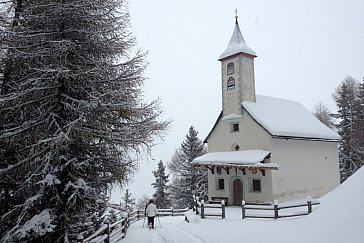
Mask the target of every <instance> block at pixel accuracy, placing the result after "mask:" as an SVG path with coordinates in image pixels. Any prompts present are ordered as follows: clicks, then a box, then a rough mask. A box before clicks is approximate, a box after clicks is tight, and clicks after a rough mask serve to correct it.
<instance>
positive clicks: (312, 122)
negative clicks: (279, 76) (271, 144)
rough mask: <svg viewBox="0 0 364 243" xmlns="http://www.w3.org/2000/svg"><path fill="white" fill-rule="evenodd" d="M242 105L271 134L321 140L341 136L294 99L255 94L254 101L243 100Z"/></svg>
mask: <svg viewBox="0 0 364 243" xmlns="http://www.w3.org/2000/svg"><path fill="white" fill-rule="evenodd" d="M242 106H243V108H244V109H245V110H246V111H247V112H248V113H249V114H250V116H251V117H252V118H253V119H254V120H255V121H256V122H258V123H259V124H260V125H261V126H262V127H263V128H264V129H265V130H267V131H268V132H269V133H270V134H271V135H272V136H283V137H295V138H308V139H321V140H322V139H324V140H339V139H340V138H341V137H340V136H339V135H338V134H337V133H336V132H334V131H333V130H331V129H330V128H328V127H327V126H325V125H324V124H322V123H321V122H320V121H319V120H318V119H317V118H316V117H315V116H314V115H313V114H312V113H311V112H309V111H308V110H307V109H306V108H305V107H304V106H303V105H301V104H300V103H298V102H295V101H291V100H285V99H279V98H274V97H268V96H262V95H257V96H256V102H250V101H243V102H242Z"/></svg>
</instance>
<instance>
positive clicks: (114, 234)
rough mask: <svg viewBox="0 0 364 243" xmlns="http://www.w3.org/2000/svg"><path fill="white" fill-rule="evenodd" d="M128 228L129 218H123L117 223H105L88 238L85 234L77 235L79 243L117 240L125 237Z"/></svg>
mask: <svg viewBox="0 0 364 243" xmlns="http://www.w3.org/2000/svg"><path fill="white" fill-rule="evenodd" d="M127 228H128V218H122V219H121V220H118V221H116V222H115V223H112V224H109V223H108V222H106V224H103V225H102V226H101V227H100V228H99V229H98V230H96V231H95V232H94V233H93V234H92V235H90V236H88V237H87V238H86V239H84V238H83V235H81V234H80V235H78V236H77V242H78V243H88V242H92V243H101V242H117V241H119V240H121V239H122V238H124V237H125V234H126V229H127Z"/></svg>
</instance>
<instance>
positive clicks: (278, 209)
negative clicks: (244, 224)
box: [241, 197, 320, 219]
mask: <svg viewBox="0 0 364 243" xmlns="http://www.w3.org/2000/svg"><path fill="white" fill-rule="evenodd" d="M319 204H320V202H319V201H318V200H312V199H311V197H307V201H306V202H295V203H283V204H278V201H277V200H275V201H274V205H246V204H245V201H243V202H242V206H241V209H242V218H243V219H245V218H271V219H278V218H285V217H296V216H303V215H308V214H310V213H311V212H312V206H313V205H319ZM298 207H307V210H305V211H299V212H284V210H285V209H290V208H298ZM249 210H253V211H271V212H272V213H270V214H254V213H248V212H247V211H249Z"/></svg>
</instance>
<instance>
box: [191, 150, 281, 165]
mask: <svg viewBox="0 0 364 243" xmlns="http://www.w3.org/2000/svg"><path fill="white" fill-rule="evenodd" d="M270 153H271V152H270V151H266V150H261V149H256V150H243V151H230V152H211V153H207V154H204V155H202V156H200V157H198V158H196V159H194V160H193V162H192V164H193V166H195V167H198V166H204V165H211V166H222V167H241V168H248V169H249V168H250V169H259V168H262V169H278V165H277V164H275V163H265V162H264V159H266V158H267V157H269V155H270Z"/></svg>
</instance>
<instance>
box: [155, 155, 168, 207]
mask: <svg viewBox="0 0 364 243" xmlns="http://www.w3.org/2000/svg"><path fill="white" fill-rule="evenodd" d="M153 175H154V177H155V182H154V183H152V186H153V188H155V193H154V195H153V197H154V199H155V204H156V206H157V208H168V207H169V206H170V199H169V193H168V185H167V183H168V177H169V174H167V175H166V166H165V165H164V163H163V161H162V160H160V161H159V163H158V169H157V170H156V171H153Z"/></svg>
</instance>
